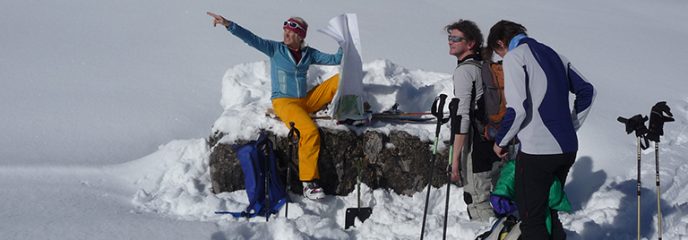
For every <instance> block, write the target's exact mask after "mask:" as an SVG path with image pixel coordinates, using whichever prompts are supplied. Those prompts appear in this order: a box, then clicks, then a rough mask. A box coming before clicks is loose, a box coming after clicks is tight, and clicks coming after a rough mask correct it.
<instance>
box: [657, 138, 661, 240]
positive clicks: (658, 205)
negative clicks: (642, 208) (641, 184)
mask: <svg viewBox="0 0 688 240" xmlns="http://www.w3.org/2000/svg"><path fill="white" fill-rule="evenodd" d="M655 185H657V231H658V232H659V240H662V208H661V206H660V201H661V199H662V198H661V195H662V188H661V187H659V141H657V142H655Z"/></svg>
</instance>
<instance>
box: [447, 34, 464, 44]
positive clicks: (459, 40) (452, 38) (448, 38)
mask: <svg viewBox="0 0 688 240" xmlns="http://www.w3.org/2000/svg"><path fill="white" fill-rule="evenodd" d="M447 40H448V41H449V42H453V43H457V42H461V41H463V40H466V38H465V37H459V36H452V35H449V36H447Z"/></svg>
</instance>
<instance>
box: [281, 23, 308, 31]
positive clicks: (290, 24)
mask: <svg viewBox="0 0 688 240" xmlns="http://www.w3.org/2000/svg"><path fill="white" fill-rule="evenodd" d="M284 26H289V27H291V28H298V29H301V30H304V31H305V29H303V28H302V27H301V25H299V24H298V23H296V22H292V21H284Z"/></svg>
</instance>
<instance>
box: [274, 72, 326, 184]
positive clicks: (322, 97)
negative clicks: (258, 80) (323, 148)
mask: <svg viewBox="0 0 688 240" xmlns="http://www.w3.org/2000/svg"><path fill="white" fill-rule="evenodd" d="M337 87H339V74H336V75H334V76H332V77H331V78H329V79H327V80H325V81H324V82H323V83H321V84H320V85H318V86H315V87H314V88H313V89H311V90H310V91H308V94H306V97H304V98H275V99H272V108H273V109H274V110H275V114H276V115H277V116H278V117H279V118H280V119H281V120H282V122H284V124H285V125H286V126H287V128H289V127H290V126H289V122H294V127H296V129H298V130H299V132H301V139H300V140H299V179H300V180H301V181H303V182H308V181H312V180H315V179H319V178H320V173H319V171H318V157H319V156H320V133H319V132H318V126H317V125H315V121H314V120H313V119H311V117H310V113H315V112H317V111H318V110H320V109H322V108H323V107H325V106H326V105H327V104H328V103H330V102H331V101H332V98H334V95H335V94H336V93H337Z"/></svg>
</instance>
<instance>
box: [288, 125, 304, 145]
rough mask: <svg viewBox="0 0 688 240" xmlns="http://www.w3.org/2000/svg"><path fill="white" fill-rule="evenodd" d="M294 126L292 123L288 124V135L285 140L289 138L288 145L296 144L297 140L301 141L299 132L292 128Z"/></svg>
mask: <svg viewBox="0 0 688 240" xmlns="http://www.w3.org/2000/svg"><path fill="white" fill-rule="evenodd" d="M294 125H296V124H295V123H294V122H289V126H290V128H289V134H287V138H289V141H290V142H289V143H290V144H295V145H296V144H298V143H299V139H301V132H299V129H297V128H296V127H294Z"/></svg>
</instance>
